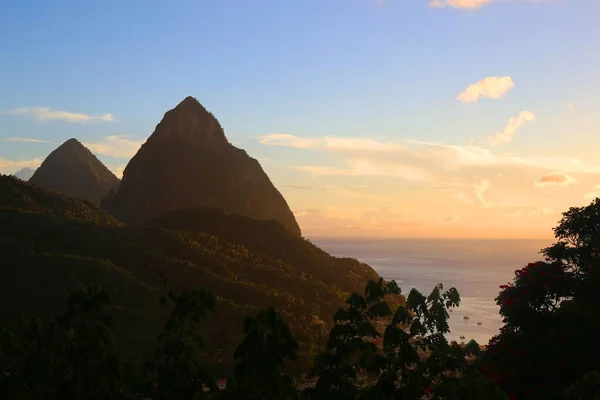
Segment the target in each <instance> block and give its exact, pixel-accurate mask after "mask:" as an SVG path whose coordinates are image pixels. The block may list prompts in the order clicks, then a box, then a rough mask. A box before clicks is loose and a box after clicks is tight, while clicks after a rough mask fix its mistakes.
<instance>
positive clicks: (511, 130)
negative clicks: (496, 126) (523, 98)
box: [489, 111, 535, 146]
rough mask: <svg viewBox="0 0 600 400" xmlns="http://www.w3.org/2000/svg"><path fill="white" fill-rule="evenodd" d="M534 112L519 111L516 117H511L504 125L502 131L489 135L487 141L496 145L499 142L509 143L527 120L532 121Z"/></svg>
mask: <svg viewBox="0 0 600 400" xmlns="http://www.w3.org/2000/svg"><path fill="white" fill-rule="evenodd" d="M534 119H535V114H533V113H532V112H531V111H521V112H520V113H519V115H517V116H516V117H512V118H511V119H510V120H509V121H508V124H506V126H505V127H504V131H502V132H497V133H496V134H494V135H492V136H490V138H489V142H490V144H491V145H492V146H497V145H499V144H501V143H509V142H511V141H512V139H513V137H514V136H515V133H517V131H518V130H519V129H520V128H521V127H522V126H523V125H525V124H526V123H527V122H530V121H533V120H534Z"/></svg>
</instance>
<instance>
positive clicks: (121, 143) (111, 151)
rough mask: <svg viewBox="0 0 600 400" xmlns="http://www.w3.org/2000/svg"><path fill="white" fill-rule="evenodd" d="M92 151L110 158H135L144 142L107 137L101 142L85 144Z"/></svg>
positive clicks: (122, 137)
mask: <svg viewBox="0 0 600 400" xmlns="http://www.w3.org/2000/svg"><path fill="white" fill-rule="evenodd" d="M83 144H84V146H85V147H87V148H88V149H90V151H92V152H94V153H97V154H102V155H105V156H110V157H117V158H128V157H133V156H134V155H135V153H137V151H138V150H139V148H140V147H141V146H142V144H143V142H139V141H134V140H129V139H126V138H125V137H124V136H107V137H105V138H104V140H103V141H101V142H88V143H83Z"/></svg>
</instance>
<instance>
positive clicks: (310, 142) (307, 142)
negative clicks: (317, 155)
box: [258, 133, 405, 152]
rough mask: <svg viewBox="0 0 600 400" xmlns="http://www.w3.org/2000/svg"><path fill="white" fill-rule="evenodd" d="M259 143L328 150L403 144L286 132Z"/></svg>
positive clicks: (388, 147)
mask: <svg viewBox="0 0 600 400" xmlns="http://www.w3.org/2000/svg"><path fill="white" fill-rule="evenodd" d="M258 141H259V142H260V143H261V144H265V145H269V146H282V147H295V148H297V149H321V150H329V151H351V150H359V151H384V152H391V151H398V150H404V149H405V146H402V145H400V144H398V143H389V142H381V141H378V140H376V139H370V138H360V137H357V138H353V137H332V136H325V137H321V138H300V137H298V136H294V135H290V134H287V133H273V134H269V135H263V136H260V137H259V138H258Z"/></svg>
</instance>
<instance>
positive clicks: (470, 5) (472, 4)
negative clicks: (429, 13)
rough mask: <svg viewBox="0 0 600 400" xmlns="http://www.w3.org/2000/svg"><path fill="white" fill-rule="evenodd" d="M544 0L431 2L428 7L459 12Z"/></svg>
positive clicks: (454, 0) (436, 0) (456, 0)
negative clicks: (496, 5) (445, 8)
mask: <svg viewBox="0 0 600 400" xmlns="http://www.w3.org/2000/svg"><path fill="white" fill-rule="evenodd" d="M541 1H544V0H431V1H430V2H429V6H430V7H433V8H443V7H451V8H456V9H459V10H477V9H480V8H481V7H483V6H485V5H488V4H492V3H499V2H513V3H518V2H532V3H533V2H541Z"/></svg>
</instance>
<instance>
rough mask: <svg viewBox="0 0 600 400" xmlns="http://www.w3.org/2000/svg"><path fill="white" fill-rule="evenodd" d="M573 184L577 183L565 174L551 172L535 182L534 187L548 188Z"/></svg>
mask: <svg viewBox="0 0 600 400" xmlns="http://www.w3.org/2000/svg"><path fill="white" fill-rule="evenodd" d="M574 183H578V181H577V179H575V178H573V177H572V176H571V175H569V174H565V173H564V172H552V173H550V174H548V175H544V176H542V177H541V178H540V179H538V180H537V181H535V182H534V185H535V186H536V187H540V188H544V187H548V186H566V185H572V184H574Z"/></svg>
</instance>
